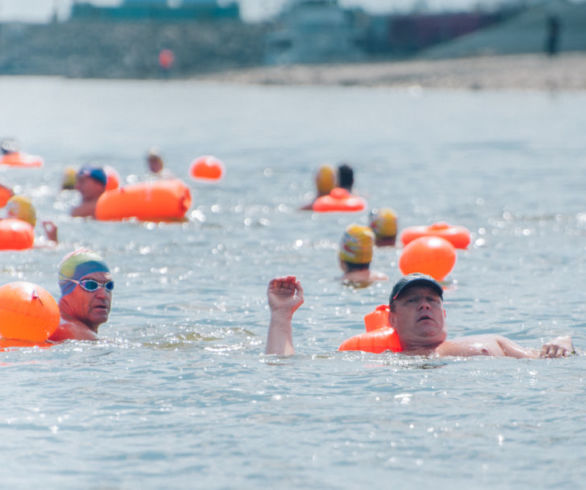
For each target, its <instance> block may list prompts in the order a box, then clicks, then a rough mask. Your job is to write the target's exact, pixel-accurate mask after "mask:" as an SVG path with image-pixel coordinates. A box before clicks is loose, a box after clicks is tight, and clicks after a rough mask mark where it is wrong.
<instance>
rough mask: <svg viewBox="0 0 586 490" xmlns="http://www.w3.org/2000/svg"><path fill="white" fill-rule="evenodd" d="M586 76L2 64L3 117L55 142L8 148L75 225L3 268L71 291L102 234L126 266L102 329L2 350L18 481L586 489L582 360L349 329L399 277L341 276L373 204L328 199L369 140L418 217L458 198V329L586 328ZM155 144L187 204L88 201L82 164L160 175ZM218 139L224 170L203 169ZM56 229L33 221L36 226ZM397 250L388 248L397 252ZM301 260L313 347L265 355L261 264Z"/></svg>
mask: <svg viewBox="0 0 586 490" xmlns="http://www.w3.org/2000/svg"><path fill="white" fill-rule="evenodd" d="M585 134H586V95H585V94H583V93H538V92H514V91H511V92H499V93H493V92H481V91H480V92H457V91H454V92H440V91H421V90H419V89H417V88H413V89H410V90H390V89H362V88H331V87H328V88H326V87H254V86H236V85H214V84H202V83H194V82H190V81H173V82H160V81H158V82H157V81H146V82H140V81H79V80H62V79H50V78H3V79H0V136H4V137H9V136H12V137H15V138H17V140H18V141H19V143H20V146H21V148H22V149H23V150H25V151H27V152H29V153H33V154H39V155H41V156H43V157H44V159H45V162H46V163H45V167H44V168H43V169H36V170H23V169H1V171H0V182H2V183H5V184H8V185H12V186H13V187H15V188H16V190H17V191H19V192H21V193H24V194H26V195H29V196H30V197H32V198H33V200H34V203H35V205H36V207H37V213H38V215H39V219H40V220H43V219H51V220H54V221H55V222H56V223H57V224H58V225H59V233H60V239H61V241H60V244H59V246H58V247H57V248H37V249H34V250H30V251H24V252H0V282H1V283H6V282H10V281H15V280H28V281H31V282H34V283H37V284H40V285H42V286H44V287H45V288H47V289H48V290H49V291H50V292H51V293H52V294H53V295H54V296H56V297H57V296H58V293H59V291H58V287H57V274H56V271H57V265H58V263H59V261H60V260H61V258H62V257H63V256H64V255H65V254H66V253H68V252H69V251H71V250H73V249H74V248H76V247H79V246H88V247H92V248H94V249H96V250H97V251H99V252H100V253H101V254H102V255H103V256H104V257H105V258H106V260H107V262H108V263H109V264H110V266H111V267H112V269H113V273H114V278H115V281H116V289H115V294H114V302H113V308H112V313H111V319H110V321H109V322H108V323H107V324H105V325H103V326H102V327H101V328H100V335H101V337H102V340H101V341H99V342H95V343H84V342H70V343H65V344H62V345H59V346H56V347H53V348H51V349H49V350H43V351H39V350H35V349H22V350H20V351H16V352H5V353H0V361H1V372H2V379H3V380H4V382H3V384H2V387H0V400H1V401H0V406H1V409H0V440H1V443H0V448H1V451H0V455H1V457H2V460H3V467H4V470H3V471H2V486H3V487H6V488H31V487H33V486H42V487H44V488H59V489H62V488H72V489H73V488H75V489H78V488H88V489H127V488H128V489H134V488H141V489H147V488H148V489H151V488H250V489H256V488H305V487H310V488H348V489H350V488H352V489H353V488H371V487H372V488H419V487H420V486H421V485H429V484H433V485H434V486H435V487H436V488H442V489H443V488H445V489H452V488H572V489H573V488H579V487H581V486H583V485H584V481H585V478H586V469H585V467H584V458H585V456H586V453H585V449H584V448H585V447H586V423H585V422H586V408H585V407H586V389H585V388H586V380H585V373H586V369H585V368H586V361H585V360H584V359H585V357H584V356H574V357H571V358H568V359H555V360H513V359H486V358H472V359H442V360H430V359H424V358H406V357H402V356H400V355H392V354H383V355H368V354H360V353H343V354H342V353H338V352H337V351H336V349H337V346H338V345H339V344H340V342H341V341H342V340H344V339H345V338H347V337H349V336H351V335H354V334H356V333H359V332H361V331H363V320H362V319H363V316H364V315H365V314H366V313H368V312H369V311H371V310H372V309H373V308H374V307H375V306H376V305H378V304H381V303H384V302H386V300H387V297H388V293H389V290H390V287H391V284H392V283H391V282H389V283H382V284H378V285H376V286H374V287H371V288H368V289H357V290H356V289H349V288H345V287H343V286H342V285H341V284H340V283H339V281H338V278H339V276H340V271H339V270H338V268H337V267H338V266H337V258H336V249H337V246H338V241H339V239H340V237H341V235H342V232H343V229H344V228H345V226H347V225H348V224H350V223H353V222H356V223H361V224H366V222H367V213H366V212H364V213H357V214H326V215H317V214H312V213H309V212H300V211H298V210H297V208H298V207H299V206H300V205H302V204H305V203H306V202H307V201H308V200H310V198H311V197H312V195H313V174H314V171H315V170H316V168H317V167H318V166H319V165H320V164H321V163H325V162H330V163H332V164H337V163H340V162H342V161H346V162H349V163H351V164H352V165H353V166H354V169H355V174H356V191H357V192H358V193H359V194H361V195H363V196H364V197H365V198H366V199H367V200H368V202H369V205H370V207H383V206H385V207H392V208H393V209H395V211H396V212H397V214H398V216H399V226H400V228H403V227H407V226H413V225H422V224H431V223H432V222H434V221H438V220H444V221H448V222H449V223H452V224H458V225H464V226H466V227H468V228H469V229H470V230H471V232H472V234H473V246H471V247H470V249H469V250H467V251H459V252H458V259H457V263H456V266H455V268H454V270H453V271H452V273H451V274H450V276H449V278H448V289H447V291H446V294H445V296H446V308H447V311H448V324H449V329H450V334H451V335H452V336H459V335H468V334H475V333H498V334H504V335H507V336H509V337H511V338H512V339H514V340H516V341H517V342H519V343H521V344H523V345H527V346H535V347H537V346H539V345H540V344H541V343H542V341H543V340H545V339H548V338H551V337H553V336H557V335H562V334H571V335H572V336H573V337H574V340H575V343H576V346H577V348H578V349H579V350H584V349H585V348H586V335H585V333H584V330H585V328H584V327H586V321H585V319H584V318H585V314H586V307H585V301H584V298H585V297H584V290H585V286H586V282H585V277H586V260H585V256H586V253H585V252H586V203H585V190H586V156H585V155H586V138H584V135H585ZM151 146H158V147H159V148H160V149H161V151H162V153H163V155H164V157H165V160H166V162H167V167H168V168H169V169H170V170H171V171H172V172H173V173H175V175H177V176H178V177H181V178H183V179H185V181H186V182H187V183H188V184H189V186H190V187H191V190H192V196H193V205H192V208H191V209H190V212H189V218H190V219H189V221H188V222H187V223H184V224H160V225H156V224H144V223H136V222H125V223H103V222H94V221H85V220H80V219H75V220H74V219H71V218H70V217H69V216H68V210H69V209H70V207H71V206H72V205H73V204H75V203H76V202H77V196H76V194H75V193H74V192H71V191H69V192H61V193H60V192H59V186H60V181H61V176H62V174H63V170H64V169H65V167H67V166H79V165H81V164H85V163H89V162H96V163H99V164H102V165H111V166H113V167H115V168H116V169H117V171H118V172H119V173H120V174H121V176H122V178H123V179H124V180H127V179H129V180H133V179H134V180H136V179H140V178H142V177H143V175H144V174H145V171H146V168H145V164H144V156H145V154H146V151H147V150H148V149H149V148H150V147H151ZM203 154H213V155H215V156H217V157H218V158H220V159H221V160H223V161H224V163H225V165H226V168H227V174H226V177H225V179H224V180H223V181H222V182H220V183H219V184H215V185H202V184H199V183H197V182H194V181H192V180H190V178H189V177H188V168H189V164H190V162H191V160H192V159H194V158H195V157H197V156H199V155H203ZM37 228H38V234H39V235H41V234H42V232H41V229H40V226H38V227H37ZM399 254H400V249H394V248H387V249H378V250H376V252H375V257H374V264H373V268H374V269H377V270H380V271H384V272H386V273H387V274H388V275H389V276H390V277H391V281H393V280H395V279H397V278H398V277H399V275H400V273H399V271H398V268H397V261H398V257H399ZM281 274H294V275H297V276H298V277H299V278H300V279H301V281H302V283H303V285H304V287H305V292H306V301H305V304H304V305H303V306H302V307H301V308H300V309H299V311H298V312H297V314H296V316H295V318H294V340H295V344H296V346H297V355H295V356H294V357H292V358H288V359H281V358H275V357H270V356H265V355H264V354H263V347H264V341H265V336H266V330H267V323H268V317H269V314H268V310H267V307H266V296H265V294H266V293H265V291H266V285H267V283H268V281H269V280H270V279H271V278H272V277H274V276H276V275H281Z"/></svg>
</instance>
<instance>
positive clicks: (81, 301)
mask: <svg viewBox="0 0 586 490" xmlns="http://www.w3.org/2000/svg"><path fill="white" fill-rule="evenodd" d="M59 287H60V288H61V298H60V299H59V311H60V313H61V323H60V324H59V327H58V328H57V330H56V331H55V333H53V335H52V336H51V338H50V339H49V340H52V341H62V340H67V339H75V340H95V339H97V338H98V327H99V326H100V325H101V324H102V323H104V322H106V321H108V316H109V314H110V307H111V306H112V291H113V290H114V281H112V275H111V274H110V269H109V268H108V266H107V265H106V263H105V262H104V260H103V259H102V257H100V256H99V255H98V254H96V253H95V252H92V251H91V250H87V249H83V248H82V249H78V250H76V251H74V252H72V253H70V254H69V255H67V256H65V258H64V259H63V261H62V262H61V265H60V266H59Z"/></svg>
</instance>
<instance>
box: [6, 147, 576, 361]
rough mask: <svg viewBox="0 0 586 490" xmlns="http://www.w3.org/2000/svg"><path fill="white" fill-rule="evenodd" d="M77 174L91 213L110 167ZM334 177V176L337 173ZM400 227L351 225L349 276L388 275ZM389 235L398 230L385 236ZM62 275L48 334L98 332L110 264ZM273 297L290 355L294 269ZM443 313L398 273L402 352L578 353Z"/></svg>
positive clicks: (84, 336) (395, 321)
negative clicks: (379, 262)
mask: <svg viewBox="0 0 586 490" xmlns="http://www.w3.org/2000/svg"><path fill="white" fill-rule="evenodd" d="M147 162H148V164H149V168H150V169H151V171H152V172H153V173H160V172H161V171H162V170H163V164H162V159H160V156H159V155H158V154H157V153H155V152H149V155H148V157H147ZM151 162H152V166H151ZM153 169H155V170H153ZM157 169H158V170H157ZM320 170H321V169H320ZM331 170H332V169H331V168H330V169H329V170H326V171H324V172H325V173H324V175H326V174H327V175H330V177H327V178H328V179H331V176H332V175H333V173H332V172H331ZM328 172H329V173H328ZM75 177H76V178H75V184H74V187H75V188H76V189H77V190H78V191H79V192H80V194H81V196H82V202H81V204H80V205H79V206H77V207H76V208H74V209H73V210H72V212H71V214H72V216H93V210H95V201H97V199H98V197H99V195H101V193H103V192H104V190H105V187H106V182H107V176H106V174H105V171H104V170H103V169H102V168H99V167H83V168H82V169H80V170H79V171H78V172H77V173H76V176H75ZM324 178H325V177H323V175H321V176H320V173H319V172H318V179H317V182H318V191H319V189H320V186H319V182H322V180H321V179H324ZM331 180H332V182H335V179H331ZM353 180H354V179H353V172H352V168H351V167H350V166H349V165H341V166H340V167H339V169H338V183H337V185H346V186H347V187H346V188H347V189H348V190H350V191H351V189H352V185H353ZM324 189H325V187H323V188H321V190H322V191H323V190H324ZM96 196H97V197H96ZM14 197H17V196H14ZM92 203H93V210H92ZM33 211H34V208H33ZM29 212H30V208H29ZM23 214H24V212H23ZM381 230H382V231H383V233H382V234H381V233H380V231H381ZM396 231H397V230H396V216H395V215H394V213H392V211H391V212H390V214H389V213H385V214H384V215H379V214H378V213H375V214H374V215H373V216H371V226H369V227H363V226H360V225H350V226H349V227H348V228H347V229H346V231H345V233H344V235H343V238H342V242H341V245H340V250H339V258H340V264H341V266H342V269H343V270H344V272H345V279H346V280H349V281H352V282H357V283H360V282H366V283H369V282H371V281H372V280H379V279H388V278H387V277H386V276H384V275H379V274H378V273H372V272H371V271H369V269H368V266H369V265H370V262H371V259H372V249H373V245H374V244H375V241H376V240H377V239H378V236H379V235H380V239H381V240H382V241H380V242H379V244H380V245H389V244H394V239H395V236H396ZM55 233H56V231H55ZM385 234H386V235H392V237H390V236H383V235H385ZM385 240H386V241H385ZM383 276H384V277H383ZM58 280H59V287H60V290H61V297H60V299H59V302H58V304H59V310H60V315H61V321H60V324H59V327H58V328H57V330H56V331H55V332H54V333H53V334H52V336H51V337H50V339H49V340H50V341H53V342H60V341H63V340H68V339H72V340H95V339H97V335H98V328H99V326H100V325H102V324H103V323H105V322H106V321H107V320H108V317H109V314H110V308H111V304H112V294H113V290H114V281H113V278H112V274H111V272H110V270H109V268H108V266H107V264H106V263H105V261H104V260H103V259H102V257H100V256H99V255H98V254H97V253H96V252H94V251H92V250H88V249H78V250H76V251H74V252H72V253H70V254H68V255H66V256H65V258H64V259H63V260H62V262H61V264H60V266H59V275H58ZM267 299H268V304H269V309H270V313H271V315H270V322H269V329H268V337H267V342H266V353H267V354H274V355H282V356H288V355H292V354H294V352H295V349H294V346H293V339H292V319H293V315H294V313H295V311H296V310H297V309H298V308H299V307H300V306H301V305H302V304H303V301H304V298H303V288H302V286H301V283H300V282H299V281H298V280H297V279H296V278H295V276H285V277H277V278H274V279H272V280H271V281H270V282H269V285H268V290H267ZM445 316H446V313H445V310H444V308H443V288H442V286H441V284H439V283H438V282H437V281H436V280H435V279H433V278H431V277H429V276H426V275H424V274H410V275H407V276H404V277H402V278H401V279H399V281H397V283H396V284H395V285H394V286H393V288H392V291H391V294H390V298H389V318H388V322H389V325H390V326H391V327H392V328H394V329H395V331H396V333H397V335H398V337H399V339H400V342H401V347H402V352H403V353H404V354H408V355H426V356H429V355H436V356H476V355H486V356H495V357H516V358H537V357H562V356H566V355H568V354H572V353H574V352H575V351H574V347H573V344H572V340H571V338H570V337H565V336H564V337H557V338H556V339H554V340H552V341H551V342H548V343H546V344H544V345H543V347H542V348H541V350H535V349H529V348H524V347H522V346H520V345H518V344H516V343H515V342H513V341H511V340H510V339H507V338H506V337H503V336H500V335H480V336H470V337H465V338H460V339H455V340H447V330H446V326H445Z"/></svg>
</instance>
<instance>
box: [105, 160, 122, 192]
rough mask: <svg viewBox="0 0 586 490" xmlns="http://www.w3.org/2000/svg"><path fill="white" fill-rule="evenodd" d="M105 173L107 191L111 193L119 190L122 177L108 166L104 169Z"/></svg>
mask: <svg viewBox="0 0 586 490" xmlns="http://www.w3.org/2000/svg"><path fill="white" fill-rule="evenodd" d="M104 172H105V173H106V190H107V191H111V190H113V189H118V187H120V175H118V172H116V169H115V168H113V167H110V166H109V165H106V166H105V167H104Z"/></svg>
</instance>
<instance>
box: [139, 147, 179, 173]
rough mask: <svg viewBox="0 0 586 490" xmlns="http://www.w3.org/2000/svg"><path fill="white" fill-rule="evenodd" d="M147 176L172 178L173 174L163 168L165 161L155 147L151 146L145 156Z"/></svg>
mask: <svg viewBox="0 0 586 490" xmlns="http://www.w3.org/2000/svg"><path fill="white" fill-rule="evenodd" d="M146 162H147V167H148V169H149V177H156V178H162V179H170V178H173V174H172V173H171V172H170V171H169V170H167V169H166V168H165V162H164V161H163V157H162V156H161V154H160V152H159V150H158V149H157V148H151V149H150V150H149V152H148V153H147V156H146Z"/></svg>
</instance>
